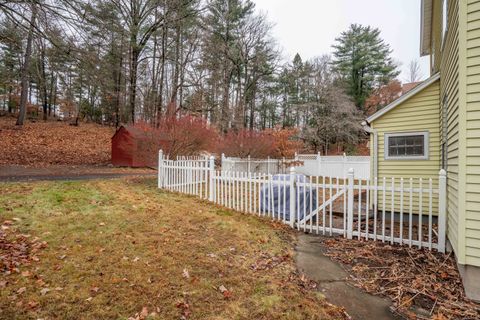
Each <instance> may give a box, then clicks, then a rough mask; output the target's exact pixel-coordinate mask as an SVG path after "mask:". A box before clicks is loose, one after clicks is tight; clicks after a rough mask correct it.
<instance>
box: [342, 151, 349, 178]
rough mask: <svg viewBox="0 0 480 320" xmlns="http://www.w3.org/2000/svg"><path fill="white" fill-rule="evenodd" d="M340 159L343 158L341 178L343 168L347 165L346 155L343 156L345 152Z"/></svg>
mask: <svg viewBox="0 0 480 320" xmlns="http://www.w3.org/2000/svg"><path fill="white" fill-rule="evenodd" d="M342 157H343V158H342V172H343V176H345V170H346V169H345V168H346V164H347V155H346V154H345V152H344V153H343V155H342ZM349 169H350V168H349ZM347 173H348V172H347Z"/></svg>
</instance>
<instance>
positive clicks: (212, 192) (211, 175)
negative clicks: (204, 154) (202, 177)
mask: <svg viewBox="0 0 480 320" xmlns="http://www.w3.org/2000/svg"><path fill="white" fill-rule="evenodd" d="M222 157H223V154H222ZM208 168H209V170H208V173H209V180H210V185H209V188H208V200H209V201H211V202H214V201H215V157H214V156H210V161H209V162H208Z"/></svg>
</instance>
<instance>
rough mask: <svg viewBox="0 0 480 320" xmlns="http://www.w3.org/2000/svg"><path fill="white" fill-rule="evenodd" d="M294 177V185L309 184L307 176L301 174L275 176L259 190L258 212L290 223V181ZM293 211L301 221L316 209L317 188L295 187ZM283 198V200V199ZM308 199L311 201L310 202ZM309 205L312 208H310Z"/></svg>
mask: <svg viewBox="0 0 480 320" xmlns="http://www.w3.org/2000/svg"><path fill="white" fill-rule="evenodd" d="M292 177H295V182H296V183H305V182H307V183H308V182H310V180H309V179H308V177H307V176H305V175H303V174H295V175H291V174H276V175H274V176H273V177H272V180H271V181H270V183H267V184H265V185H264V186H263V187H262V189H261V190H260V210H261V211H262V212H263V213H265V214H267V213H268V214H269V215H273V216H274V217H275V218H277V219H280V220H286V221H290V201H292V199H290V184H289V182H290V179H291V178H292ZM295 189H296V192H295V198H296V199H294V200H293V201H295V211H296V218H297V220H302V219H303V217H304V215H307V216H308V214H309V213H310V212H311V211H313V210H315V209H316V204H317V203H316V202H317V191H318V190H317V188H315V187H309V186H306V187H304V186H297V185H295ZM284 197H285V199H284ZM310 197H311V200H312V201H310ZM310 204H311V206H312V208H310Z"/></svg>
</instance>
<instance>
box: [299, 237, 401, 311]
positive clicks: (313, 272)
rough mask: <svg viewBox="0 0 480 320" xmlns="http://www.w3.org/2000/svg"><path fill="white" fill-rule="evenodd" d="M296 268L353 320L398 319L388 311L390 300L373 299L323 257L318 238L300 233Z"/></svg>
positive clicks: (336, 265) (340, 268)
mask: <svg viewBox="0 0 480 320" xmlns="http://www.w3.org/2000/svg"><path fill="white" fill-rule="evenodd" d="M296 251H297V257H296V262H297V267H298V268H299V269H300V271H302V272H303V273H305V275H306V276H307V277H308V278H310V279H312V280H314V281H316V282H317V283H318V285H319V290H320V291H321V292H322V293H323V294H324V295H325V296H326V297H327V299H328V301H330V302H331V303H333V304H335V305H338V306H341V307H344V308H345V310H346V311H347V313H348V314H349V315H350V316H352V317H353V319H358V320H362V319H375V320H393V319H401V318H398V317H395V316H394V315H393V314H392V313H391V312H390V301H389V300H387V299H384V298H381V297H377V296H373V295H370V294H368V293H365V292H363V291H362V290H360V289H358V288H355V287H353V286H351V285H350V284H348V282H347V278H348V274H347V272H346V271H345V270H344V269H343V268H342V267H341V266H340V265H339V264H338V263H336V262H334V261H332V260H331V259H330V258H329V257H327V256H325V255H324V254H323V253H324V248H323V247H322V244H321V243H320V242H319V241H318V236H312V235H306V234H301V235H300V236H299V238H298V243H297V247H296Z"/></svg>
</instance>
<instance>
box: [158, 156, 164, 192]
mask: <svg viewBox="0 0 480 320" xmlns="http://www.w3.org/2000/svg"><path fill="white" fill-rule="evenodd" d="M163 179H164V177H163V150H162V149H160V150H159V151H158V188H162V187H163Z"/></svg>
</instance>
